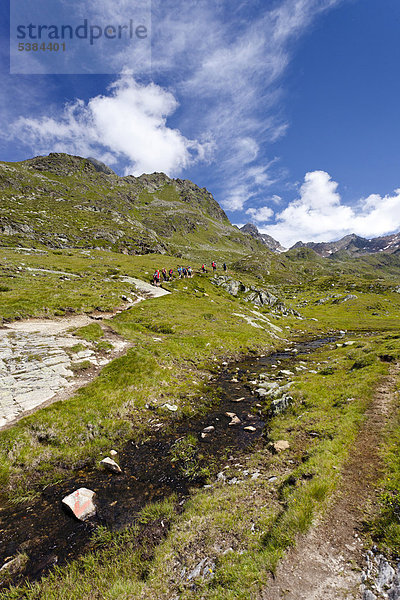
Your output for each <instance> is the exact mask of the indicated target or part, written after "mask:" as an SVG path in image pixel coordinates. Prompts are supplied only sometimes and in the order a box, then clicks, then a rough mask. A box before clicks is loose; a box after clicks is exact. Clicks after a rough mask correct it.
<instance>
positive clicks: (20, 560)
mask: <svg viewBox="0 0 400 600" xmlns="http://www.w3.org/2000/svg"><path fill="white" fill-rule="evenodd" d="M27 561H28V557H27V555H26V554H18V556H16V557H15V558H12V559H11V560H8V561H7V562H5V563H4V565H3V566H2V567H1V569H0V571H3V572H4V571H7V572H8V573H9V574H10V575H16V574H17V573H18V572H20V571H21V570H22V569H23V568H24V566H25V565H26V563H27Z"/></svg>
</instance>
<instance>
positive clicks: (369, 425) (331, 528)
mask: <svg viewBox="0 0 400 600" xmlns="http://www.w3.org/2000/svg"><path fill="white" fill-rule="evenodd" d="M399 373H400V365H396V366H395V367H393V368H392V369H391V372H390V374H389V375H387V376H386V377H385V378H384V379H383V381H382V382H381V384H380V385H379V386H378V388H377V389H376V392H375V394H374V397H373V399H372V401H371V404H370V406H369V407H368V408H367V411H366V413H365V421H364V423H363V425H362V426H361V429H360V430H359V432H358V435H357V439H356V440H355V443H354V446H353V448H352V450H351V454H350V457H349V460H348V462H347V464H346V466H345V468H344V470H343V477H342V480H341V482H340V484H339V489H338V490H337V491H336V493H335V494H334V497H333V498H332V500H331V502H330V505H329V506H328V508H327V510H326V513H325V514H324V515H322V516H321V517H319V519H318V520H317V522H316V523H315V524H314V526H313V527H312V528H311V530H310V531H309V532H308V533H307V534H305V535H303V536H300V537H299V539H298V541H297V544H296V546H295V547H294V548H293V549H291V550H290V551H289V552H288V554H287V555H286V557H285V558H284V559H283V560H282V561H281V563H280V564H279V566H278V568H277V572H276V576H275V578H274V580H273V581H271V582H270V584H269V585H267V586H266V587H265V588H264V590H263V593H262V595H261V596H260V599H262V600H281V599H283V598H284V599H285V600H340V599H341V598H342V599H346V600H350V599H356V598H360V597H361V590H360V585H361V578H360V577H361V570H362V568H363V566H364V565H363V561H364V554H365V548H364V545H363V540H362V532H361V530H362V523H363V521H364V520H365V518H368V516H371V515H372V514H373V511H374V508H373V507H374V501H375V497H376V485H377V483H378V481H379V479H380V477H381V475H382V468H383V466H382V463H381V459H380V454H379V445H380V442H381V437H382V433H383V430H384V427H385V425H386V423H387V419H388V415H389V411H390V408H391V405H392V403H393V400H394V395H395V390H396V379H397V377H398V375H399Z"/></svg>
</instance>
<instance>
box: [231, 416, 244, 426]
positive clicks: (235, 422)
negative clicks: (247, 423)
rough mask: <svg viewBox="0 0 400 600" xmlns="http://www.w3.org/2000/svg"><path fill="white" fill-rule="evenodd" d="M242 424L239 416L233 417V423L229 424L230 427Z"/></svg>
mask: <svg viewBox="0 0 400 600" xmlns="http://www.w3.org/2000/svg"><path fill="white" fill-rule="evenodd" d="M240 423H241V420H240V419H239V417H238V416H237V415H233V416H232V417H231V422H230V423H229V424H228V425H229V427H233V426H234V425H239V424H240Z"/></svg>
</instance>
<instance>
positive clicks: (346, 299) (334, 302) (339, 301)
mask: <svg viewBox="0 0 400 600" xmlns="http://www.w3.org/2000/svg"><path fill="white" fill-rule="evenodd" d="M357 298H358V296H354V294H348V295H347V296H345V297H344V298H336V299H335V300H332V304H342V302H348V301H349V300H357Z"/></svg>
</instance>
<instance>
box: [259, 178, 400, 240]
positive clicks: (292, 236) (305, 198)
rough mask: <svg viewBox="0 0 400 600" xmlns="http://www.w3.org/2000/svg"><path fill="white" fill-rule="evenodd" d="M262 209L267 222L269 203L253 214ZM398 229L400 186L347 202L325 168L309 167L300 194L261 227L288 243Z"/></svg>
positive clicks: (263, 230) (365, 234)
mask: <svg viewBox="0 0 400 600" xmlns="http://www.w3.org/2000/svg"><path fill="white" fill-rule="evenodd" d="M250 210H253V209H250ZM264 211H265V215H266V216H267V218H266V219H265V221H264V222H267V221H268V219H270V217H271V215H269V216H268V207H262V208H259V209H257V210H254V214H255V216H254V217H253V218H254V219H256V217H257V215H260V216H261V215H262V214H263V212H264ZM247 212H248V214H250V213H249V211H247ZM271 212H272V211H271ZM258 221H261V219H258ZM399 229H400V189H397V190H395V192H394V193H393V194H392V195H386V196H380V195H379V194H372V195H370V196H368V197H367V198H362V199H361V200H359V201H358V202H357V203H356V204H354V205H353V206H347V205H345V204H344V203H343V201H342V198H341V196H340V194H339V192H338V183H337V182H335V181H333V180H332V178H331V176H330V175H329V174H328V173H326V172H325V171H312V172H310V173H307V174H306V175H305V178H304V183H303V184H302V186H301V188H300V194H299V197H298V198H297V199H295V200H293V201H291V202H289V204H288V206H287V207H286V208H285V209H284V210H282V211H281V212H279V213H277V214H275V223H274V224H271V225H270V226H266V227H264V228H263V229H262V230H261V231H262V232H263V233H268V234H270V235H272V236H273V237H274V238H276V239H278V240H279V241H280V242H281V243H282V244H284V245H286V246H291V245H293V244H294V243H295V242H297V241H299V240H300V239H301V240H303V241H307V242H309V241H314V242H323V241H325V242H329V241H334V240H338V239H340V238H341V237H343V236H345V235H348V234H350V233H355V234H357V235H360V236H362V237H366V238H370V237H377V236H380V235H386V234H389V233H393V232H394V231H398V230H399Z"/></svg>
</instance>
